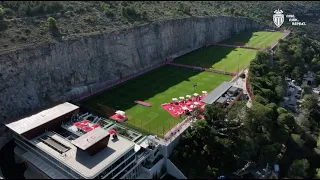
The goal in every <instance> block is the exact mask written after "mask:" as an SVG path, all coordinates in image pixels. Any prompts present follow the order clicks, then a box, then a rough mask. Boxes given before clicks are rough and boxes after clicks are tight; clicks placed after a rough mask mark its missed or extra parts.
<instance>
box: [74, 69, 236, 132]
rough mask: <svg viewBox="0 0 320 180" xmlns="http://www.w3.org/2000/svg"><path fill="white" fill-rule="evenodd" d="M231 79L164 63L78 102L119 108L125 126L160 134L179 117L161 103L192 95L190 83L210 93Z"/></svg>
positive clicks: (92, 106)
mask: <svg viewBox="0 0 320 180" xmlns="http://www.w3.org/2000/svg"><path fill="white" fill-rule="evenodd" d="M231 78H232V77H231V76H227V75H222V74H216V73H211V72H201V71H193V70H192V69H188V68H183V67H176V66H171V65H165V66H162V67H160V68H157V69H155V70H153V71H150V72H148V73H146V74H143V75H141V76H138V77H136V78H134V79H131V80H129V81H127V82H125V83H123V84H120V85H117V86H115V87H112V88H111V89H108V90H106V91H103V92H101V93H98V94H97V95H95V96H91V97H89V98H88V99H85V100H83V101H82V102H80V103H81V104H83V105H85V106H88V107H91V108H93V109H97V110H99V109H100V108H99V106H98V105H97V104H98V103H100V104H103V105H105V106H108V107H111V108H113V109H116V110H123V111H125V112H126V114H127V115H128V116H129V120H128V121H127V122H125V123H124V124H125V125H126V124H127V125H128V126H130V127H136V129H137V130H140V131H144V132H149V133H151V134H157V135H159V136H163V135H164V134H165V133H166V132H167V131H168V130H170V129H171V128H172V127H174V126H175V125H176V124H177V123H179V122H180V121H182V119H180V118H179V117H176V118H174V117H172V116H171V115H170V114H169V113H168V112H167V111H166V110H164V109H163V108H162V107H161V104H163V103H168V102H171V99H172V98H174V97H176V98H178V97H180V96H186V95H188V94H190V95H192V94H193V93H194V89H193V83H194V82H196V83H197V84H198V85H197V87H196V88H195V92H197V93H201V91H208V92H210V91H212V90H213V89H214V88H215V87H217V86H218V85H219V84H221V82H223V81H230V80H231ZM135 100H141V101H145V102H148V103H150V104H152V107H145V106H142V105H139V104H136V103H134V101H135Z"/></svg>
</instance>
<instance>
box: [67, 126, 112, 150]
mask: <svg viewBox="0 0 320 180" xmlns="http://www.w3.org/2000/svg"><path fill="white" fill-rule="evenodd" d="M108 135H109V132H108V131H106V130H104V129H103V128H101V127H97V128H95V129H93V130H92V131H90V132H88V133H86V134H84V135H82V136H80V137H78V138H77V139H75V140H73V141H71V143H72V144H73V145H75V146H77V147H78V148H80V149H82V150H86V149H88V148H89V147H91V146H92V145H94V144H95V143H97V142H98V141H100V140H101V139H103V138H105V137H107V136H108Z"/></svg>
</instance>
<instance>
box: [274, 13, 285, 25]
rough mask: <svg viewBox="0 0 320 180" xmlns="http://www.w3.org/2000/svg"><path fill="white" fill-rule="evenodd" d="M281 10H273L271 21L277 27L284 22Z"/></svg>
mask: <svg viewBox="0 0 320 180" xmlns="http://www.w3.org/2000/svg"><path fill="white" fill-rule="evenodd" d="M282 13H283V11H282V10H279V9H278V10H275V11H274V15H273V22H274V24H275V25H276V26H277V27H278V28H279V27H280V26H281V25H282V24H283V22H284V15H283V14H282Z"/></svg>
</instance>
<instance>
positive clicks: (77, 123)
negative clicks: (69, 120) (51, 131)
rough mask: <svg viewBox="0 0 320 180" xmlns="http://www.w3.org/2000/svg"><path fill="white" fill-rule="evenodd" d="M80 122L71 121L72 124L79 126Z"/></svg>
mask: <svg viewBox="0 0 320 180" xmlns="http://www.w3.org/2000/svg"><path fill="white" fill-rule="evenodd" d="M80 124H81V123H80V122H76V123H73V125H74V126H79V125H80Z"/></svg>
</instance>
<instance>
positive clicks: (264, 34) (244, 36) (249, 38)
mask: <svg viewBox="0 0 320 180" xmlns="http://www.w3.org/2000/svg"><path fill="white" fill-rule="evenodd" d="M284 34H285V33H283V32H268V31H258V32H253V33H252V32H246V33H240V34H238V35H235V36H233V37H232V38H230V39H228V40H225V41H222V42H221V43H222V44H233V45H242V46H243V45H246V46H251V47H257V48H264V47H267V46H272V45H273V44H274V43H275V42H276V41H278V40H279V39H280V38H281V37H282V36H283V35H284Z"/></svg>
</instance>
